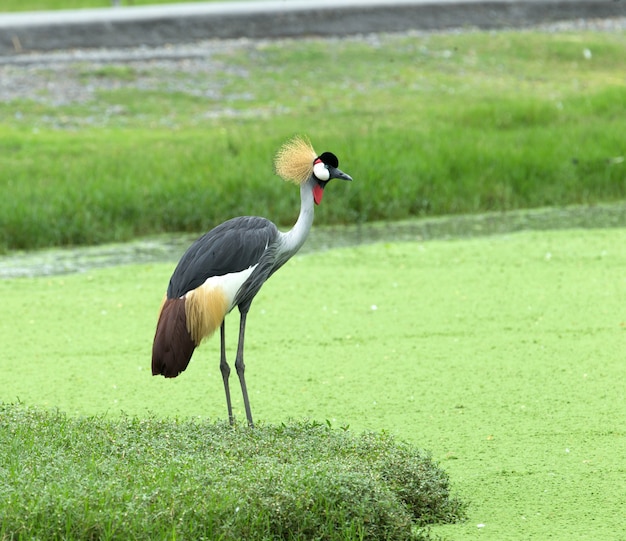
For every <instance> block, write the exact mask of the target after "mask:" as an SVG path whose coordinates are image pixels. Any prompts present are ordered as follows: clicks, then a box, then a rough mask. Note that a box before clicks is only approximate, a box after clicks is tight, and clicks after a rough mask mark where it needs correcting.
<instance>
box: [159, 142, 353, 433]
mask: <svg viewBox="0 0 626 541" xmlns="http://www.w3.org/2000/svg"><path fill="white" fill-rule="evenodd" d="M274 164H275V168H276V173H277V174H278V175H279V176H281V177H282V178H283V179H284V180H288V181H291V182H293V183H295V184H298V185H299V186H300V200H301V204H300V215H299V216H298V220H297V221H296V223H295V225H294V226H293V228H292V229H291V230H290V231H287V232H286V233H283V232H281V231H279V230H278V228H277V227H276V225H274V224H273V223H272V222H270V221H269V220H267V219H266V218H261V217H258V216H241V217H239V218H233V219H231V220H228V221H226V222H224V223H223V224H221V225H218V226H217V227H215V228H214V229H212V230H211V231H209V232H208V233H206V234H205V235H203V236H202V237H200V238H199V239H198V240H197V241H195V242H194V243H193V244H192V245H191V246H190V247H189V248H188V249H187V251H186V252H185V253H184V254H183V257H182V258H181V260H180V261H179V262H178V265H177V267H176V269H175V270H174V274H172V277H171V278H170V283H169V286H168V288H167V294H166V296H165V298H164V300H163V304H162V305H161V310H160V313H159V319H158V323H157V328H156V334H155V336H154V343H153V345H152V374H153V375H155V376H156V375H162V376H165V377H166V378H175V377H176V376H178V375H179V374H180V373H181V372H182V371H183V370H185V369H186V368H187V365H188V364H189V361H190V360H191V356H192V355H193V352H194V350H195V349H196V347H198V346H199V345H200V342H202V340H203V339H204V338H207V337H208V336H211V335H212V334H213V333H214V332H215V331H216V330H217V329H218V327H219V329H220V338H221V350H220V371H221V373H222V379H223V381H224V391H225V392H226V406H227V408H228V420H229V422H230V423H231V424H232V423H233V410H232V405H231V400H230V388H229V384H228V378H229V375H230V366H229V365H228V363H227V362H226V345H225V331H224V318H225V317H226V315H227V314H228V313H229V312H230V311H231V310H232V309H233V308H234V307H235V306H236V307H237V308H239V312H240V315H241V317H240V321H239V343H238V346H237V354H236V358H235V369H236V371H237V375H238V376H239V382H240V384H241V391H242V393H243V402H244V407H245V410H246V417H247V419H248V424H249V425H250V426H254V423H253V421H252V413H251V411H250V401H249V400H248V391H247V389H246V380H245V376H244V371H245V365H244V361H243V346H244V335H245V330H246V316H247V314H248V310H249V309H250V304H251V303H252V300H253V299H254V296H255V295H256V294H257V293H258V292H259V290H260V289H261V286H262V285H263V284H264V283H265V281H266V280H267V279H268V278H269V277H270V276H271V275H272V274H274V272H276V271H277V270H278V269H279V268H280V267H282V266H283V265H284V264H285V263H286V262H287V260H288V259H289V258H290V257H291V256H293V255H294V254H295V253H296V252H297V251H298V250H299V249H300V247H301V246H302V245H303V244H304V241H305V240H306V238H307V235H308V234H309V231H310V229H311V225H312V224H313V209H314V206H315V205H319V204H320V202H321V200H322V195H323V193H324V188H325V187H326V184H328V182H329V181H330V180H332V179H334V178H338V179H342V180H352V178H351V177H350V176H349V175H347V174H345V173H344V172H343V171H341V170H340V169H339V168H338V166H339V161H338V160H337V157H336V156H335V155H334V154H333V153H331V152H324V153H322V154H320V155H318V154H317V153H316V152H315V150H313V147H312V146H311V143H310V142H309V141H308V140H307V139H304V138H301V137H295V138H293V139H291V140H290V141H288V142H287V143H285V144H284V145H283V146H282V147H281V148H280V150H279V151H278V153H277V154H276V158H275V162H274Z"/></svg>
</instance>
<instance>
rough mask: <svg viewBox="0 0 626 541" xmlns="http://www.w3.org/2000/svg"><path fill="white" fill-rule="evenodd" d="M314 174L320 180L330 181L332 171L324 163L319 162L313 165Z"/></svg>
mask: <svg viewBox="0 0 626 541" xmlns="http://www.w3.org/2000/svg"><path fill="white" fill-rule="evenodd" d="M313 174H314V175H315V178H317V179H319V180H328V179H329V178H330V171H329V170H328V168H327V167H326V165H325V164H324V162H322V161H318V162H317V163H315V165H313Z"/></svg>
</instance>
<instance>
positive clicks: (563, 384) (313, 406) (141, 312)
mask: <svg viewBox="0 0 626 541" xmlns="http://www.w3.org/2000/svg"><path fill="white" fill-rule="evenodd" d="M625 247H626V231H625V230H624V229H596V230H566V231H552V232H525V233H516V234H508V235H497V236H492V237H485V238H477V239H473V240H463V241H461V240H452V241H432V242H425V243H417V242H416V243H403V244H394V243H391V244H376V245H371V246H362V247H357V248H352V249H341V250H331V251H327V252H323V253H317V254H312V255H307V256H299V257H296V258H294V259H293V260H292V261H290V262H289V263H288V264H287V265H286V266H285V267H284V268H283V269H281V271H280V272H279V273H277V274H276V275H275V276H273V277H272V279H271V280H270V281H269V282H268V283H267V284H266V285H265V287H264V288H263V290H262V291H261V293H260V294H259V296H258V298H257V299H256V300H255V302H254V303H253V305H252V309H251V312H250V317H249V319H248V322H249V325H248V331H247V340H246V346H247V349H246V366H247V372H246V374H247V381H248V388H249V392H250V397H251V403H252V411H253V414H254V416H255V420H256V421H257V422H258V423H259V424H260V425H261V427H266V428H267V429H268V430H269V431H270V432H271V431H272V430H275V428H272V427H273V426H280V424H281V423H283V422H285V423H287V426H291V421H290V419H304V418H309V419H312V420H315V421H318V422H319V423H321V424H322V425H324V424H325V422H326V420H329V421H330V423H331V424H332V426H334V427H341V426H346V425H349V426H350V433H353V434H359V433H361V432H362V431H367V432H369V431H374V432H378V433H380V432H381V431H385V432H386V433H388V434H391V435H393V436H395V437H396V438H398V440H399V441H404V442H407V443H408V444H409V445H411V446H416V447H417V448H419V449H427V450H429V451H430V452H431V453H432V457H433V459H434V461H435V462H436V463H438V464H439V465H440V466H441V467H442V468H443V470H444V471H445V472H446V473H447V474H448V475H449V477H450V486H451V488H452V492H453V494H454V495H457V496H458V497H459V498H460V499H461V500H463V501H465V502H467V503H468V508H467V517H468V519H467V521H466V522H462V523H458V524H448V525H436V526H433V528H432V534H433V535H440V536H442V537H443V538H444V539H455V540H471V539H478V538H481V539H483V540H494V541H501V540H502V539H507V540H511V541H516V540H520V541H521V540H527V539H554V540H563V541H570V540H571V539H602V540H606V541H619V540H621V539H622V537H623V536H622V534H621V532H622V531H623V528H622V526H623V524H622V522H623V518H622V516H623V513H622V509H623V506H624V498H625V497H626V494H625V493H624V490H623V479H624V473H625V472H624V461H623V457H624V456H626V438H625V433H624V426H626V402H625V398H624V393H623V385H622V382H623V375H624V365H623V349H624V348H623V346H624V340H625V338H626V334H625V333H626V317H625V314H624V291H626V275H625V274H624V268H626V248H625ZM172 267H173V265H171V264H166V265H143V266H129V267H120V268H110V269H104V270H98V271H89V272H86V273H83V274H75V275H68V276H58V277H44V278H33V279H16V280H5V281H2V282H0V295H1V297H2V299H3V301H2V305H3V310H2V311H1V312H0V318H1V319H0V323H1V324H0V343H2V344H3V354H2V356H1V357H0V373H2V381H3V384H2V386H1V387H0V401H1V402H4V403H11V402H15V401H16V400H18V399H19V400H21V402H22V403H23V404H25V405H27V406H33V407H42V408H46V409H48V410H56V408H59V409H60V410H61V411H63V412H67V415H68V417H67V419H68V421H67V423H69V424H70V425H72V423H73V421H72V419H74V418H76V419H78V420H77V421H76V422H77V423H78V425H76V426H78V427H84V430H83V431H84V432H86V434H85V435H84V436H82V437H81V438H80V439H79V442H80V445H81V446H84V445H85V441H86V440H88V439H89V438H96V437H100V436H98V434H101V435H102V434H103V433H102V431H104V432H105V433H106V431H107V430H109V431H110V430H113V431H116V430H120V431H123V430H125V429H124V427H125V426H127V425H128V424H130V425H132V423H135V424H137V423H141V422H145V423H146V426H147V427H152V428H148V430H149V431H152V430H153V429H155V430H156V428H158V427H162V429H163V430H175V427H176V426H177V425H176V422H175V421H174V419H176V418H178V419H182V420H185V421H179V423H181V424H183V425H185V426H186V425H187V421H186V420H187V419H197V421H196V422H194V423H192V424H191V426H192V427H193V426H196V424H197V426H198V427H199V428H197V429H194V430H199V431H209V430H212V429H211V428H210V427H211V426H212V423H214V422H215V421H216V420H220V419H221V420H224V419H225V418H226V406H225V400H224V396H223V394H224V393H223V387H222V381H221V376H220V373H219V368H218V364H219V340H217V339H216V338H213V339H211V340H210V341H208V342H207V343H206V344H204V345H203V346H202V347H201V348H200V349H199V350H198V351H197V352H196V354H195V357H194V360H193V361H192V362H191V364H190V366H189V368H188V369H187V371H186V372H185V373H184V374H182V375H181V376H180V377H179V378H176V379H174V380H166V379H164V378H154V377H152V376H151V375H150V348H151V340H152V337H153V333H154V327H155V323H156V312H157V309H158V306H159V303H160V300H161V296H162V294H163V291H164V289H165V287H166V285H167V280H168V278H169V276H170V273H171V271H172ZM236 328H237V318H236V315H231V316H229V319H228V320H227V337H228V341H229V342H228V345H229V352H228V353H229V356H230V359H231V360H232V359H233V358H234V357H233V355H234V348H235V343H234V341H233V340H235V336H236ZM232 385H233V399H234V401H235V403H234V408H235V414H236V416H237V418H238V419H240V420H243V419H245V416H244V413H243V407H242V403H241V400H240V393H239V391H238V389H237V383H236V378H235V381H233V384H232ZM9 411H11V410H9ZM122 412H124V413H123V414H122ZM11 415H17V416H18V418H19V416H20V415H25V414H24V413H19V409H18V413H15V412H13V413H11ZM37 415H39V414H37ZM55 415H56V414H54V413H52V414H50V417H46V416H45V415H43V416H42V419H43V420H42V421H41V422H42V423H43V424H44V426H45V425H46V423H49V422H50V420H55V419H57V417H55ZM85 416H87V420H84V417H85ZM92 416H96V418H95V419H91V417H92ZM102 416H106V417H102ZM61 418H62V419H64V418H65V417H64V416H61ZM81 419H82V420H81ZM118 419H119V423H118V421H117V420H118ZM167 419H169V420H170V421H167V422H166V420H167ZM142 420H144V421H142ZM161 421H162V423H163V424H160V423H161ZM38 422H39V421H38ZM109 422H110V423H111V424H108V423H109ZM90 423H91V424H93V425H94V426H93V430H91V429H89V428H88V426H87V425H89V424H90ZM116 423H117V424H116ZM171 423H172V424H171ZM20 425H21V423H19V422H12V423H11V426H12V427H13V429H15V430H25V429H23V428H20ZM36 426H37V425H36ZM72 426H73V425H72ZM103 427H104V428H103ZM106 427H109V428H106ZM116 427H118V428H116ZM168 427H169V428H168ZM46 430H51V428H50V427H48V428H47V429H46ZM64 430H66V429H64V428H62V426H61V428H59V431H60V432H61V433H63V431H64ZM72 430H74V428H72ZM190 430H191V429H190ZM40 431H41V432H45V431H44V430H43V428H42V429H41V430H40ZM135 432H137V433H138V434H139V435H138V436H137V437H140V434H141V431H133V430H131V431H130V433H131V434H134V433H135ZM181 432H183V431H182V430H181ZM339 432H341V431H339ZM3 433H4V434H6V432H3ZM36 433H38V432H35V431H33V432H31V437H32V436H33V435H34V434H36ZM105 435H106V434H105ZM266 435H267V432H262V434H261V435H260V436H259V437H261V438H265V437H266ZM49 437H50V436H45V438H46V439H45V441H48V438H49ZM133 437H135V436H133ZM181 437H182V436H181ZM177 438H178V436H177V437H173V436H172V437H170V438H169V442H168V443H167V442H166V441H161V443H160V447H158V449H156V450H155V452H157V453H158V452H160V450H161V449H171V450H172V453H171V454H169V455H168V454H167V452H164V453H163V460H164V461H166V462H165V463H167V464H169V463H170V462H169V461H174V460H175V458H176V456H177V452H178V450H179V449H180V448H181V446H183V445H186V444H178V443H177ZM202 439H204V436H203V438H202ZM207 439H208V436H207ZM70 441H71V440H70ZM97 441H100V440H97ZM151 441H152V437H151V436H150V435H149V434H148V435H146V439H145V440H141V447H139V448H140V449H143V448H144V446H147V445H149V443H148V442H151ZM63 442H67V440H66V439H65V440H64V439H61V441H60V442H59V443H58V445H59V446H61V447H62V445H63ZM105 442H106V440H105ZM110 445H112V443H110V444H109V443H108V444H107V445H105V446H104V447H103V449H104V451H105V453H106V450H108V449H111V447H110ZM124 445H125V447H123V448H125V449H130V448H132V446H133V445H134V444H132V442H130V443H128V444H124ZM198 446H199V447H200V448H201V447H202V445H201V444H199V445H198ZM198 446H197V447H194V449H197V448H198ZM69 447H71V446H69ZM81 448H82V447H81ZM119 448H121V447H118V449H119ZM32 449H33V450H34V449H37V447H32ZM41 449H42V452H44V453H49V452H51V451H50V447H49V446H48V444H47V443H46V445H43V444H42V446H41ZM175 451H176V452H175ZM66 452H67V453H71V449H69V448H68V450H67V451H66ZM185 452H187V451H185ZM143 454H146V455H147V456H146V457H145V459H146V460H147V461H148V465H149V464H152V461H153V460H155V459H154V455H153V452H151V451H149V450H147V451H146V452H145V453H143ZM0 456H2V457H3V460H5V461H6V460H9V461H11V460H13V461H14V462H13V463H14V464H15V458H13V459H12V458H11V457H12V456H15V455H12V454H11V453H6V452H4V450H3V451H2V452H1V453H0ZM139 462H141V459H140V460H139ZM115 464H118V463H117V462H111V463H107V464H106V465H107V467H112V466H113V465H115ZM96 466H97V464H96V465H94V467H96ZM14 467H17V466H14ZM50 467H52V466H50ZM120 467H122V466H121V465H120ZM141 468H142V467H141V464H137V462H136V461H132V462H131V463H130V466H129V467H128V468H127V469H123V470H122V471H123V472H124V473H126V472H127V471H131V472H135V471H137V472H144V473H145V472H146V470H143V469H141ZM180 468H184V471H187V468H192V469H193V468H194V466H193V465H190V464H187V463H185V464H181V465H180ZM155 472H159V470H158V469H157V470H155ZM68 475H69V474H68ZM142 475H143V474H142ZM146 475H147V474H146ZM155 475H156V473H155ZM172 475H174V474H173V473H171V470H170V471H169V472H168V473H167V474H163V477H162V480H163V482H164V483H166V484H167V486H170V487H176V486H178V487H179V489H180V490H182V489H183V488H185V487H186V485H185V483H184V479H185V477H184V476H182V477H181V478H180V479H179V485H176V482H174V481H171V477H170V476H172ZM193 475H196V474H193ZM159 476H161V474H160V473H159ZM29 478H30V479H33V482H35V480H37V482H41V480H40V478H38V477H33V476H30V477H25V478H24V480H23V481H22V482H23V483H27V482H28V479H29ZM192 478H193V479H196V477H193V476H192ZM114 480H115V476H112V477H110V478H109V481H110V482H111V483H113V481H114ZM57 482H58V483H70V482H71V481H68V480H67V479H64V478H60V479H59V480H58V481H57ZM102 482H104V481H102ZM127 482H128V481H126V480H125V477H120V479H119V480H118V483H120V488H123V490H127V484H126V483H127ZM194 484H196V483H195V481H194V483H192V485H194ZM0 486H4V485H0ZM65 486H67V485H65ZM97 486H102V485H97ZM150 486H152V485H150ZM68 490H69V489H68ZM172 490H174V488H172ZM190 490H191V487H190ZM193 490H202V488H198V487H195V488H194V489H193ZM123 493H124V492H123V491H121V492H120V494H123ZM50 494H52V495H54V496H55V497H57V498H59V499H61V498H62V496H63V491H59V492H56V491H53V490H51V492H50ZM105 497H106V496H105V494H103V495H102V498H103V499H104V498H105ZM130 501H131V503H132V499H131V500H130ZM199 505H205V504H203V503H199ZM115 509H119V508H118V507H116V508H115ZM115 512H117V511H115ZM2 515H3V514H2V512H0V516H2ZM478 525H483V527H478Z"/></svg>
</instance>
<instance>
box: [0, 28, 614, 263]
mask: <svg viewBox="0 0 626 541" xmlns="http://www.w3.org/2000/svg"><path fill="white" fill-rule="evenodd" d="M625 40H626V38H625V36H624V34H623V33H613V34H608V33H607V34H600V33H589V32H586V33H563V34H548V33H541V32H493V33H472V32H468V33H461V34H454V35H452V34H441V35H423V36H410V37H406V36H377V37H375V38H372V39H370V40H362V39H345V40H331V41H324V40H313V39H308V40H295V41H287V42H278V43H276V42H263V43H260V44H249V45H235V44H232V47H230V48H229V49H226V48H222V49H219V51H217V52H215V53H213V54H212V55H211V56H209V57H207V58H202V59H200V60H190V61H189V62H190V64H189V65H186V64H180V65H175V66H169V67H166V66H164V65H162V64H160V65H158V66H155V67H152V68H150V67H145V66H144V67H141V68H139V67H137V66H135V65H133V64H115V63H112V64H106V65H104V66H103V65H93V66H92V65H90V64H88V63H85V62H84V61H81V62H77V63H75V64H69V65H68V66H67V71H66V72H64V77H66V78H67V79H68V80H71V81H75V84H76V85H78V87H79V88H81V89H82V91H83V92H85V95H84V97H83V98H82V99H80V100H72V99H69V100H68V99H67V96H66V95H65V94H61V96H57V95H55V93H54V91H53V90H51V87H50V85H44V87H42V89H41V91H40V92H39V93H38V94H37V95H36V96H34V98H36V99H33V100H24V99H20V100H17V99H16V100H13V101H7V102H4V103H1V104H0V152H1V153H2V170H3V174H2V176H1V177H0V188H1V189H2V191H3V193H4V194H5V197H3V198H2V200H1V201H0V250H7V249H28V248H37V247H45V246H50V245H72V244H93V243H101V242H107V241H115V240H126V239H130V238H133V237H134V236H137V235H145V234H151V233H159V232H165V231H194V232H197V231H201V230H204V229H206V228H208V227H209V226H211V225H215V224H216V223H218V222H220V221H223V220H224V219H227V218H229V217H232V216H233V215H238V214H262V215H265V216H268V217H270V218H271V219H273V220H275V221H276V222H278V223H279V224H281V225H287V224H291V223H292V222H293V220H294V219H295V216H296V214H297V207H298V199H297V193H296V192H297V191H296V190H291V191H289V189H288V187H287V186H284V185H283V184H282V183H281V182H280V181H278V180H276V177H275V176H274V175H273V172H272V157H273V154H274V152H275V151H276V149H277V148H278V147H279V145H280V144H281V143H282V142H283V141H284V140H285V139H286V138H288V137H290V136H291V135H292V134H293V133H308V134H309V135H310V136H311V138H312V140H313V143H314V145H315V146H316V148H318V150H319V151H320V152H321V151H323V150H326V149H328V150H333V151H334V152H335V153H336V154H337V155H338V156H339V158H340V161H341V164H340V165H341V167H342V168H343V169H345V170H346V171H347V172H349V173H350V174H351V175H352V176H353V177H354V178H355V182H354V183H352V184H351V185H350V186H336V185H333V186H331V187H330V188H329V192H332V199H331V197H330V196H329V197H327V200H326V201H325V202H324V204H323V205H322V206H321V207H320V208H319V209H318V223H319V222H322V223H362V222H366V221H372V220H401V219H406V218H411V217H415V216H426V215H445V214H450V213H467V212H482V211H486V210H510V209H518V208H529V207H541V206H549V205H566V204H576V203H582V204H593V203H597V202H609V201H616V200H622V199H624V197H626V162H625V161H624V156H625V154H626V148H625V147H624V137H623V133H624V132H625V131H626V114H625V113H626V85H625V84H624V81H623V77H622V76H621V74H622V73H623V72H624V71H626V57H625V56H624V55H623V51H624V47H625V46H626V41H625ZM585 49H589V50H590V51H591V52H592V57H591V58H590V59H585V57H584V55H583V51H584V50H585ZM4 69H5V70H8V72H11V70H21V69H23V68H21V67H10V66H8V67H5V68H4ZM46 70H48V68H47V67H46V68H44V67H39V68H33V69H32V70H31V72H30V77H31V80H33V81H36V80H39V79H38V78H42V79H43V80H48V79H49V78H50V77H51V75H50V73H49V72H48V71H46ZM8 72H7V73H8ZM141 81H146V82H147V84H143V85H142V84H140V82H141ZM34 84H35V83H34ZM91 87H93V88H95V89H96V90H94V91H90V90H88V89H89V88H91ZM59 100H60V103H58V102H59ZM290 193H291V195H289V194H290Z"/></svg>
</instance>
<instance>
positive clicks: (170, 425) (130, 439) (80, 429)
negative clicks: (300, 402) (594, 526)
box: [0, 405, 463, 541]
mask: <svg viewBox="0 0 626 541" xmlns="http://www.w3.org/2000/svg"><path fill="white" fill-rule="evenodd" d="M0 426H1V427H2V432H1V433H0V446H1V448H2V450H3V453H2V457H3V458H2V459H1V460H0V464H1V465H2V467H1V468H0V480H1V481H2V483H1V484H0V486H1V487H2V488H0V501H2V502H3V504H2V507H1V511H2V512H1V514H0V536H1V537H2V539H64V540H66V541H70V540H84V539H146V540H155V539H223V540H240V539H251V540H252V539H259V540H261V539H328V540H331V539H355V540H356V539H372V540H374V539H389V540H393V539H398V540H400V539H427V538H428V537H429V536H428V530H427V529H425V528H427V527H428V526H429V525H431V524H433V523H438V522H451V521H454V520H458V519H459V518H460V517H462V507H463V506H462V504H461V503H460V502H459V501H458V500H456V499H453V498H450V496H449V489H448V479H447V476H446V474H445V473H444V472H443V471H442V470H440V469H438V468H437V467H436V465H435V464H434V463H433V462H432V460H431V459H430V457H429V456H428V455H427V454H426V453H424V452H422V451H419V450H417V449H414V448H412V447H411V446H409V445H406V444H401V443H399V442H396V441H394V439H393V438H392V437H390V436H389V435H385V434H373V433H369V434H362V435H360V436H354V435H352V434H349V433H348V432H345V431H342V430H331V429H330V428H329V427H328V426H326V425H320V424H315V423H291V424H289V425H286V424H282V425H280V426H276V427H273V426H261V427H257V429H255V430H249V429H247V428H243V427H238V426H237V427H235V428H232V427H229V426H228V425H227V424H208V423H200V422H194V421H180V420H176V421H164V420H157V419H154V418H152V419H138V418H123V419H121V420H116V421H112V420H105V419H104V418H102V417H85V418H80V419H72V418H68V417H67V416H66V415H64V414H61V413H58V412H56V413H47V412H44V411H38V410H33V409H30V408H26V407H24V406H21V405H17V406H6V405H5V406H4V407H2V408H0Z"/></svg>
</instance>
